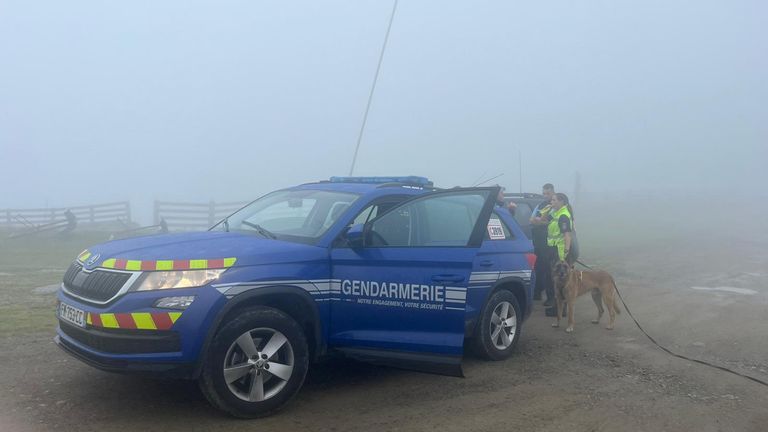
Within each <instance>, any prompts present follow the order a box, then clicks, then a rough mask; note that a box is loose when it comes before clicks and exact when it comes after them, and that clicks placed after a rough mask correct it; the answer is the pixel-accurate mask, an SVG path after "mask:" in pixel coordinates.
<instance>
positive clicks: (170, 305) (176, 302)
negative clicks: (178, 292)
mask: <svg viewBox="0 0 768 432" xmlns="http://www.w3.org/2000/svg"><path fill="white" fill-rule="evenodd" d="M193 301H195V296H178V297H163V298H161V299H159V300H158V301H156V302H155V307H156V308H163V309H179V310H184V309H186V308H188V307H189V305H191V304H192V302H193Z"/></svg>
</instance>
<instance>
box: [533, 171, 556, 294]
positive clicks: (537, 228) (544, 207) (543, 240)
mask: <svg viewBox="0 0 768 432" xmlns="http://www.w3.org/2000/svg"><path fill="white" fill-rule="evenodd" d="M541 194H542V195H544V201H542V202H541V203H540V204H539V205H537V206H536V208H535V209H534V210H533V213H532V216H531V219H530V222H531V231H532V234H533V235H532V237H533V238H532V240H533V252H534V253H535V254H536V265H535V266H534V269H533V270H534V272H535V274H536V286H535V287H534V299H535V300H541V293H542V292H546V293H547V300H546V301H545V302H544V306H545V307H550V306H552V305H553V304H554V301H555V296H554V286H553V284H552V275H551V274H550V271H549V267H550V261H551V260H552V257H550V256H549V248H548V247H547V225H548V224H549V210H550V205H551V201H552V196H553V195H554V194H555V187H554V186H553V185H552V183H547V184H545V185H544V186H542V188H541Z"/></svg>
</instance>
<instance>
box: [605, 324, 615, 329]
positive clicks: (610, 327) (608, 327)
mask: <svg viewBox="0 0 768 432" xmlns="http://www.w3.org/2000/svg"><path fill="white" fill-rule="evenodd" d="M605 329H606V330H613V326H610V325H609V326H605Z"/></svg>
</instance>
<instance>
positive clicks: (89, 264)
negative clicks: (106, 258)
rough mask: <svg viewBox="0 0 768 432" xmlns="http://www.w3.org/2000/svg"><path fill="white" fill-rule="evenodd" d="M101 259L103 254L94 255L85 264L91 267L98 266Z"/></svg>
mask: <svg viewBox="0 0 768 432" xmlns="http://www.w3.org/2000/svg"><path fill="white" fill-rule="evenodd" d="M99 258H101V254H93V255H91V257H90V258H88V261H86V262H85V265H87V266H89V267H90V266H92V265H94V264H96V261H98V260H99Z"/></svg>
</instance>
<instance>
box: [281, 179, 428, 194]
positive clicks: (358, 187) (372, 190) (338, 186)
mask: <svg viewBox="0 0 768 432" xmlns="http://www.w3.org/2000/svg"><path fill="white" fill-rule="evenodd" d="M289 189H313V190H325V191H334V192H347V193H354V194H359V195H368V194H375V195H387V194H388V193H390V194H396V193H405V194H408V195H411V194H416V193H418V192H428V191H432V190H435V189H434V188H430V187H420V186H412V185H407V184H402V183H383V184H375V183H340V182H327V181H323V182H315V183H305V184H302V185H299V186H295V187H292V188H289Z"/></svg>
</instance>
